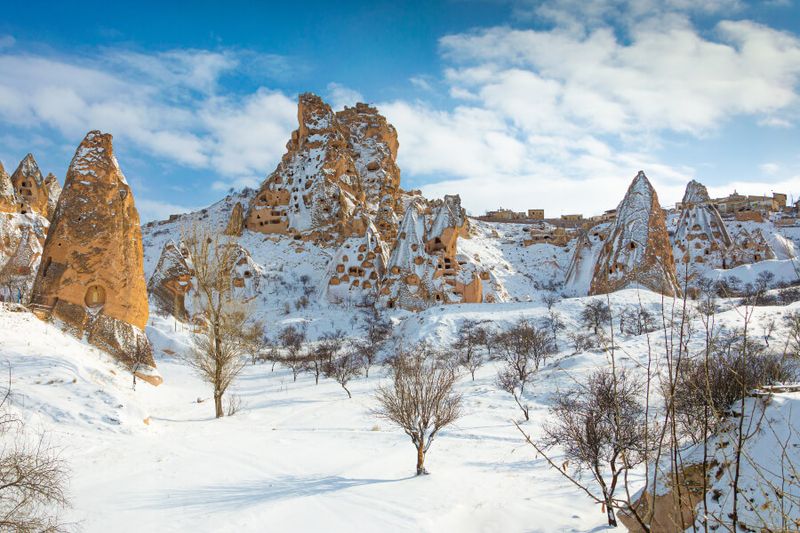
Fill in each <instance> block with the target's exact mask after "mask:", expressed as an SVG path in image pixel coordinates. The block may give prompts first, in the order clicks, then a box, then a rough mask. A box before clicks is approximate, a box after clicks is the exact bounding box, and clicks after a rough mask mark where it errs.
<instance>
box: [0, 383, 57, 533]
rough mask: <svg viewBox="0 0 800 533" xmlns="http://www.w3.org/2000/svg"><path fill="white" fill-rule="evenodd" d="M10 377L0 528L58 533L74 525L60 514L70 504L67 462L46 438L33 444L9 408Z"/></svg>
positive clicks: (4, 411)
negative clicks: (67, 490) (67, 522)
mask: <svg viewBox="0 0 800 533" xmlns="http://www.w3.org/2000/svg"><path fill="white" fill-rule="evenodd" d="M10 393H11V378H10V374H9V382H8V387H7V388H6V390H5V391H4V394H3V397H2V400H0V439H2V441H3V443H4V444H3V445H2V447H0V531H13V532H26V533H27V532H39V531H45V532H50V533H57V532H62V531H70V530H71V529H72V528H71V527H70V526H69V525H68V524H65V523H64V522H62V521H61V519H60V517H59V514H60V512H61V511H63V510H64V509H66V508H67V507H69V499H68V497H67V493H66V483H67V475H68V467H67V464H66V463H65V462H64V461H63V460H62V459H61V458H60V457H59V456H58V454H57V452H56V451H55V450H54V449H53V448H51V447H50V446H49V445H48V444H47V442H46V441H45V439H44V437H40V438H39V439H38V440H37V441H36V442H35V443H34V444H30V440H29V439H28V436H27V435H26V434H25V427H24V424H23V422H22V420H20V419H19V418H18V417H17V416H15V415H14V414H12V412H11V411H10V408H9V397H10Z"/></svg>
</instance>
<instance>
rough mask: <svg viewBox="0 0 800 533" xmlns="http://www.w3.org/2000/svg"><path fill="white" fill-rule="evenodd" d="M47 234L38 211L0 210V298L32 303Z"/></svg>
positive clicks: (45, 222) (42, 218)
mask: <svg viewBox="0 0 800 533" xmlns="http://www.w3.org/2000/svg"><path fill="white" fill-rule="evenodd" d="M46 233H47V220H46V219H44V217H41V216H39V215H37V214H35V213H29V214H26V215H23V214H20V213H0V300H5V301H12V302H20V303H28V302H29V300H30V295H31V288H32V287H33V280H34V278H35V277H36V270H37V269H38V268H39V262H40V260H41V257H42V247H43V245H44V240H45V235H46Z"/></svg>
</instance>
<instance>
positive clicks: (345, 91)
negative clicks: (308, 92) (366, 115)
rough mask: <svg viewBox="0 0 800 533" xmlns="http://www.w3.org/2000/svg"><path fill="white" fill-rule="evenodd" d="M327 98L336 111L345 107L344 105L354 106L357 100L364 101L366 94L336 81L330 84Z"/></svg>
mask: <svg viewBox="0 0 800 533" xmlns="http://www.w3.org/2000/svg"><path fill="white" fill-rule="evenodd" d="M326 98H327V100H328V102H329V103H330V105H331V107H332V108H333V110H334V111H337V110H339V109H344V106H353V105H355V104H356V103H357V102H363V101H364V96H363V95H362V94H361V93H360V92H358V91H356V90H355V89H351V88H350V87H346V86H344V85H342V84H340V83H335V82H331V83H329V84H328V94H327V95H326Z"/></svg>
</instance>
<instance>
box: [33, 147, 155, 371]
mask: <svg viewBox="0 0 800 533" xmlns="http://www.w3.org/2000/svg"><path fill="white" fill-rule="evenodd" d="M45 207H46V204H45ZM32 303H33V306H34V309H35V310H36V311H37V314H38V315H39V316H42V317H48V318H51V319H55V320H57V321H58V322H59V323H61V324H62V325H63V326H64V327H65V328H66V329H67V330H69V331H70V332H72V333H73V334H74V335H76V336H78V337H84V336H85V337H86V338H87V339H88V341H89V343H91V344H93V345H95V346H97V347H99V348H101V349H103V350H106V351H107V352H109V353H110V354H112V355H113V356H114V357H115V358H116V359H118V360H119V361H120V362H122V363H124V364H125V365H127V366H128V367H129V368H130V369H131V370H132V371H133V372H135V373H136V375H138V376H139V377H141V378H142V379H144V380H146V381H148V382H150V383H153V384H159V383H161V381H162V379H161V376H159V375H158V372H157V371H156V369H155V362H154V361H153V355H152V348H151V346H150V344H149V342H148V340H147V337H146V336H145V334H144V327H145V324H146V322H147V318H148V304H147V290H146V287H145V280H144V271H143V264H142V236H141V228H140V225H139V214H138V212H137V211H136V206H135V205H134V201H133V195H132V194H131V189H130V187H129V186H128V183H127V181H126V180H125V176H124V175H123V174H122V171H121V170H120V168H119V165H118V163H117V160H116V158H115V157H114V151H113V147H112V138H111V135H108V134H103V133H100V132H99V131H92V132H90V133H89V134H87V135H86V138H84V140H83V142H81V144H80V146H79V147H78V149H77V151H76V152H75V156H74V157H73V159H72V162H71V163H70V166H69V170H68V171H67V176H66V179H65V182H64V190H63V191H62V193H61V197H60V199H59V201H58V205H57V207H56V211H55V214H54V216H53V220H52V223H51V226H50V230H49V231H48V234H47V240H46V241H45V244H44V251H43V259H42V263H41V265H40V267H39V271H38V274H37V276H36V281H35V283H34V288H33V298H32Z"/></svg>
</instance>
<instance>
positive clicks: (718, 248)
mask: <svg viewBox="0 0 800 533" xmlns="http://www.w3.org/2000/svg"><path fill="white" fill-rule="evenodd" d="M681 205H682V209H681V216H680V218H679V219H678V225H677V227H676V228H675V235H674V236H673V245H674V246H673V251H674V254H675V262H676V264H677V267H676V268H677V270H678V274H679V275H684V274H685V273H688V274H689V275H692V272H693V270H694V269H695V267H696V266H697V265H701V266H703V267H710V268H724V267H725V255H726V253H727V251H728V249H729V248H730V246H731V245H732V243H733V241H732V240H731V237H730V235H729V234H728V230H727V229H726V228H725V223H724V222H723V221H722V217H721V216H720V214H719V211H717V208H716V206H714V204H713V203H712V202H711V198H710V197H709V196H708V191H707V190H706V188H705V186H704V185H703V184H701V183H699V182H697V181H694V180H692V181H690V182H689V184H688V185H687V186H686V193H685V194H684V195H683V202H682V204H681Z"/></svg>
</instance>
